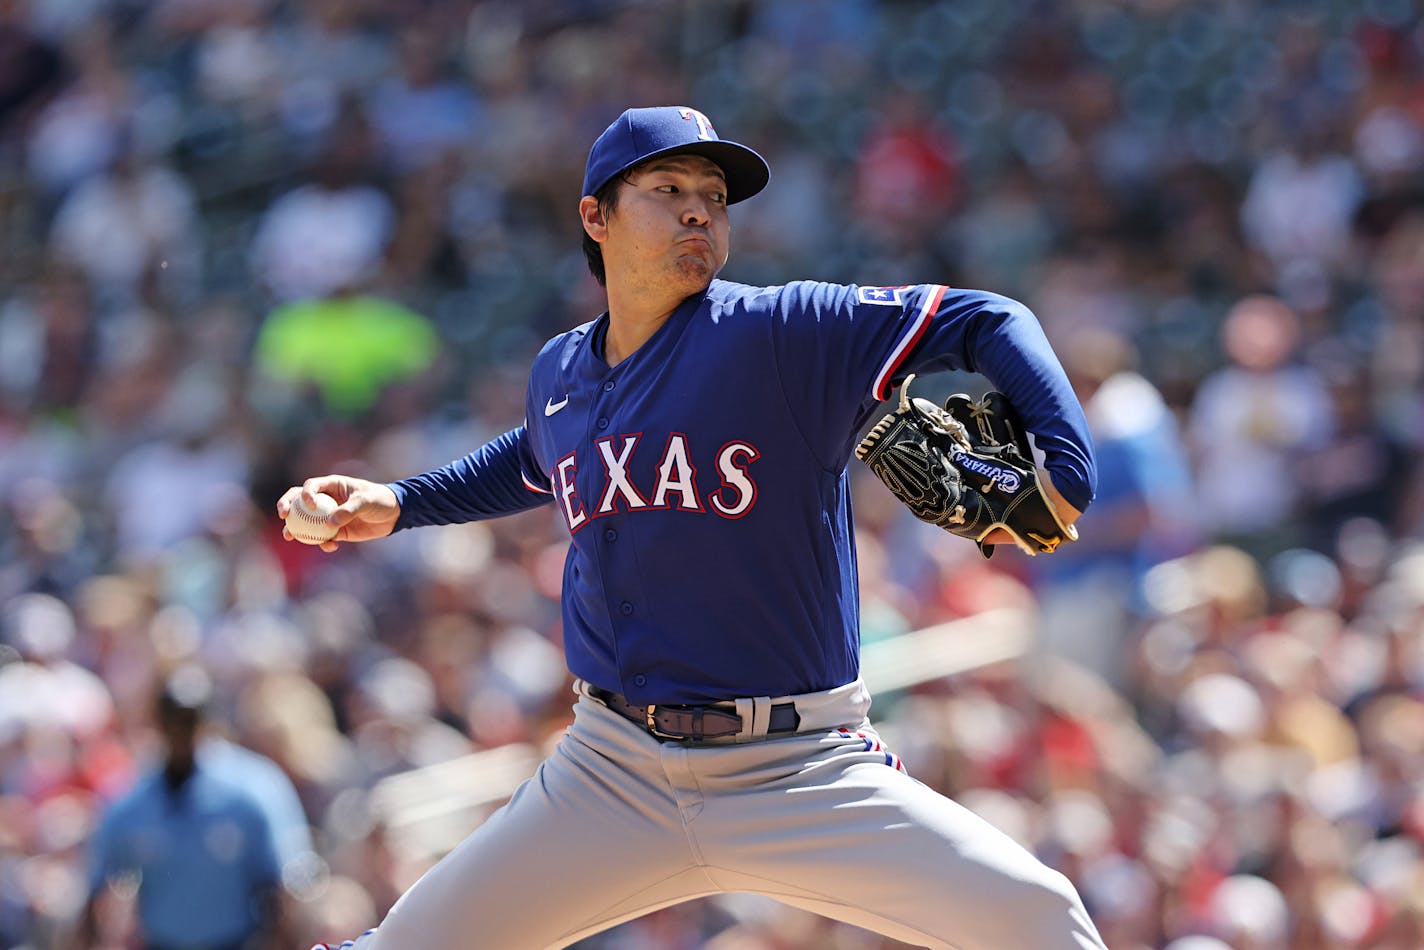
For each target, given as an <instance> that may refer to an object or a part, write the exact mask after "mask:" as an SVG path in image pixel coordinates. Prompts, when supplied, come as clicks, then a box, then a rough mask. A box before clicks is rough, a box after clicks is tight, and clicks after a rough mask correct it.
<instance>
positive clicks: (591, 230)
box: [579, 195, 608, 242]
mask: <svg viewBox="0 0 1424 950" xmlns="http://www.w3.org/2000/svg"><path fill="white" fill-rule="evenodd" d="M579 218H581V219H582V220H583V229H584V231H585V232H586V233H587V234H588V236H589V237H591V238H593V239H594V240H595V241H600V242H601V241H602V240H603V239H604V238H605V237H607V236H608V221H607V219H606V217H605V216H604V214H603V209H602V208H600V207H599V206H598V199H597V198H595V197H594V196H593V195H584V196H583V197H582V198H580V199H579Z"/></svg>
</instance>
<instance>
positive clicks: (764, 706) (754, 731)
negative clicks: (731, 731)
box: [736, 696, 771, 742]
mask: <svg viewBox="0 0 1424 950" xmlns="http://www.w3.org/2000/svg"><path fill="white" fill-rule="evenodd" d="M736 703H737V715H739V716H741V717H742V731H741V732H739V733H737V741H738V742H747V741H750V740H752V739H763V738H765V737H766V731H767V729H768V728H770V726H771V697H770V696H753V697H750V698H747V699H738V700H737V701H736Z"/></svg>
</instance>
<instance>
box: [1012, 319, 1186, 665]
mask: <svg viewBox="0 0 1424 950" xmlns="http://www.w3.org/2000/svg"><path fill="white" fill-rule="evenodd" d="M1135 361H1136V354H1135V353H1134V351H1133V349H1132V346H1131V344H1130V343H1129V342H1128V341H1126V340H1124V339H1122V338H1121V337H1119V336H1117V335H1116V334H1113V333H1109V332H1106V331H1103V330H1085V331H1081V332H1080V333H1078V334H1077V335H1076V336H1074V337H1073V338H1071V339H1070V341H1069V344H1068V345H1067V346H1066V347H1065V348H1064V353H1063V362H1064V366H1065V368H1066V369H1067V370H1068V375H1069V378H1070V379H1071V380H1072V381H1073V385H1074V387H1075V389H1076V391H1077V394H1078V399H1079V400H1080V401H1081V402H1082V404H1083V411H1084V412H1085V413H1086V414H1087V417H1088V425H1089V427H1090V429H1091V431H1092V434H1093V445H1094V447H1095V449H1096V451H1097V462H1098V494H1097V496H1096V498H1095V500H1094V502H1093V522H1094V523H1093V530H1092V531H1090V532H1084V533H1083V535H1082V536H1081V537H1080V539H1079V540H1078V542H1076V543H1075V544H1073V545H1071V546H1069V547H1067V548H1065V549H1064V551H1063V555H1064V556H1063V557H1062V558H1038V559H1035V561H1034V575H1035V578H1036V579H1037V581H1038V593H1039V601H1040V608H1041V609H1042V611H1043V618H1044V619H1043V636H1042V646H1043V648H1044V649H1046V650H1048V651H1050V652H1053V653H1057V654H1059V655H1062V656H1066V657H1070V658H1072V659H1075V660H1077V661H1078V662H1079V663H1082V664H1083V665H1084V666H1086V667H1087V668H1089V669H1093V670H1100V671H1102V672H1103V673H1104V674H1105V675H1107V676H1108V677H1109V679H1110V680H1112V681H1114V682H1118V681H1120V680H1119V677H1120V676H1121V675H1122V674H1123V673H1125V672H1126V671H1125V670H1122V669H1121V668H1120V662H1121V657H1122V655H1123V653H1122V649H1123V647H1124V645H1125V638H1126V637H1127V635H1128V633H1129V630H1130V629H1131V627H1132V625H1134V623H1135V621H1136V620H1137V619H1138V618H1140V617H1141V616H1143V615H1144V613H1145V612H1146V610H1147V607H1146V602H1145V600H1144V599H1143V595H1142V584H1143V581H1144V579H1145V578H1146V576H1147V572H1148V570H1150V569H1151V568H1152V567H1153V566H1155V565H1157V564H1159V563H1161V562H1163V561H1166V560H1168V559H1170V558H1174V557H1178V556H1180V555H1183V554H1185V553H1187V552H1188V551H1190V550H1191V549H1192V548H1193V547H1195V545H1196V543H1197V540H1198V534H1197V528H1196V521H1197V511H1196V510H1195V509H1196V505H1197V500H1196V496H1195V493H1194V490H1193V485H1192V475H1191V471H1190V469H1189V466H1188V462H1187V455H1186V452H1185V451H1184V448H1183V446H1182V443H1181V434H1180V430H1179V428H1178V426H1177V421H1176V418H1175V417H1174V416H1173V415H1172V414H1171V412H1170V410H1169V409H1168V408H1167V405H1166V403H1165V401H1164V400H1163V398H1162V395H1161V393H1159V392H1158V391H1157V389H1156V387H1154V386H1153V385H1152V384H1151V383H1150V382H1149V381H1148V380H1147V379H1146V378H1144V377H1143V376H1141V375H1140V374H1139V373H1138V372H1137V371H1136V367H1135V366H1134V363H1135Z"/></svg>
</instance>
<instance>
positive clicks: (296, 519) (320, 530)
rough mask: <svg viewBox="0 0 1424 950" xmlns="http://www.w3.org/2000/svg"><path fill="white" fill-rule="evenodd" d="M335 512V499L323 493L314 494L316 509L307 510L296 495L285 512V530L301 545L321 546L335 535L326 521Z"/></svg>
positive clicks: (333, 528) (300, 498)
mask: <svg viewBox="0 0 1424 950" xmlns="http://www.w3.org/2000/svg"><path fill="white" fill-rule="evenodd" d="M335 510H336V499H335V498H332V497H331V496H330V495H328V494H326V493H324V492H317V493H316V507H315V508H309V507H307V503H306V502H305V501H303V500H302V496H301V495H298V496H297V497H296V500H295V501H293V502H292V507H291V508H290V509H289V510H288V511H287V530H288V531H290V532H291V534H292V537H294V538H296V539H297V540H298V541H300V542H302V543H303V544H321V543H322V542H323V541H330V540H331V539H332V538H333V537H334V536H335V535H336V528H335V527H333V526H332V525H330V524H328V523H327V521H326V519H327V518H328V517H329V516H330V515H331V513H332V512H333V511H335Z"/></svg>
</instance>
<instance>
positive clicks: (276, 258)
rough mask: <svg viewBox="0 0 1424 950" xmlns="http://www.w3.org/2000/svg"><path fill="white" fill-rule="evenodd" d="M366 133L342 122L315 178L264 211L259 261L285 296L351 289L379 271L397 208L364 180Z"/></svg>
mask: <svg viewBox="0 0 1424 950" xmlns="http://www.w3.org/2000/svg"><path fill="white" fill-rule="evenodd" d="M366 136H367V131H366V130H365V128H364V127H362V126H361V125H360V124H359V123H354V122H353V124H348V125H346V126H343V128H342V129H341V130H340V131H338V132H337V133H336V139H335V141H334V143H333V144H332V145H331V146H330V147H329V148H328V149H327V150H326V151H325V152H323V153H322V155H321V156H320V157H319V158H318V159H317V161H316V165H315V167H314V168H313V169H312V181H311V183H310V184H306V185H301V186H299V187H298V188H296V189H295V190H293V191H289V192H287V193H286V194H285V195H283V196H282V197H280V198H278V199H277V201H276V202H275V203H274V204H273V205H272V206H271V207H270V208H268V209H267V211H266V212H265V213H264V214H263V215H262V220H261V222H260V223H259V225H258V230H257V235H256V236H255V237H254V238H253V242H252V248H251V259H252V265H253V268H254V270H255V271H256V275H257V279H258V280H259V281H261V282H262V283H263V284H264V285H266V286H267V287H270V288H271V290H272V292H273V293H275V294H276V296H277V298H278V299H280V300H284V301H290V300H304V299H309V298H313V297H324V296H326V295H328V294H332V293H336V292H338V291H350V290H352V289H354V288H356V287H358V286H360V285H361V284H362V283H363V282H364V281H366V280H368V279H370V278H371V277H372V276H374V273H375V270H376V268H377V266H378V265H379V264H380V262H381V257H382V255H383V253H384V251H385V247H386V242H387V241H389V240H390V236H391V230H392V228H393V227H394V213H393V210H392V208H391V203H390V201H389V199H387V198H386V196H385V195H384V194H382V192H381V191H379V190H378V189H376V188H375V187H374V186H372V185H370V184H367V183H365V177H366V170H367V167H368V166H367V150H368V148H369V143H368V142H367V141H366Z"/></svg>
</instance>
